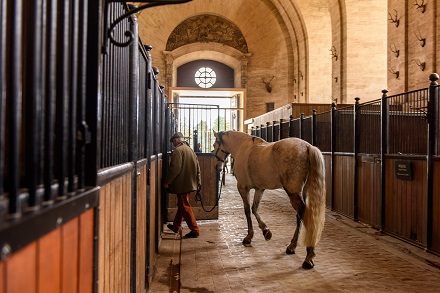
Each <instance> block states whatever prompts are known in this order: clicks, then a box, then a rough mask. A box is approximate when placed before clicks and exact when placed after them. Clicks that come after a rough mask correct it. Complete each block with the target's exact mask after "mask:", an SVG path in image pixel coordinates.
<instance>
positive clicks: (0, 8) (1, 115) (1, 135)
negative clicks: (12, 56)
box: [0, 0, 7, 195]
mask: <svg viewBox="0 0 440 293" xmlns="http://www.w3.org/2000/svg"><path fill="white" fill-rule="evenodd" d="M6 20H7V14H6V1H3V0H2V1H0V149H2V150H4V149H5V124H6V123H5V117H6V108H5V107H6V72H5V71H6V48H7V47H6V46H7V45H6V44H7V43H6ZM4 160H5V155H4V152H3V151H2V152H0V166H2V167H1V168H0V195H1V194H3V192H4V186H3V185H4V178H3V176H4V172H3V166H4Z"/></svg>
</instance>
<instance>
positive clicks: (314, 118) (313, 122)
mask: <svg viewBox="0 0 440 293" xmlns="http://www.w3.org/2000/svg"><path fill="white" fill-rule="evenodd" d="M316 119H317V118H316V109H313V110H312V145H315V146H316V142H317V137H316V136H317V134H318V130H317V129H316V128H317V125H318V122H317V121H316Z"/></svg>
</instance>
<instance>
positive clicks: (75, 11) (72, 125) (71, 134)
mask: <svg viewBox="0 0 440 293" xmlns="http://www.w3.org/2000/svg"><path fill="white" fill-rule="evenodd" d="M70 9H71V11H72V12H71V13H72V14H71V20H70V23H69V31H70V39H69V41H70V47H71V49H72V53H71V55H70V66H71V68H70V82H71V85H70V93H69V102H68V125H67V126H68V127H67V129H68V130H67V142H68V143H67V162H68V165H67V166H66V167H67V177H68V181H67V183H68V185H67V192H68V193H70V194H73V193H74V191H75V171H76V164H75V163H76V125H77V112H76V110H77V102H76V101H77V98H78V91H77V86H78V30H79V0H72V2H71V6H70Z"/></svg>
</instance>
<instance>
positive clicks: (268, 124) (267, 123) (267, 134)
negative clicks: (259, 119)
mask: <svg viewBox="0 0 440 293" xmlns="http://www.w3.org/2000/svg"><path fill="white" fill-rule="evenodd" d="M269 126H270V122H269V121H268V122H266V141H268V142H271V141H272V139H270V136H269Z"/></svg>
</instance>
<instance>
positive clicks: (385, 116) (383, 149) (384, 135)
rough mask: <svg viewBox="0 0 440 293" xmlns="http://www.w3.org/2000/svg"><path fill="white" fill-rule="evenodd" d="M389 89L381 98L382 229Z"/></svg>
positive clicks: (382, 226)
mask: <svg viewBox="0 0 440 293" xmlns="http://www.w3.org/2000/svg"><path fill="white" fill-rule="evenodd" d="M387 93H388V91H387V90H382V100H381V111H380V117H381V141H380V144H381V149H380V229H381V230H383V229H384V227H385V184H386V182H385V176H386V174H385V154H387V152H388V145H389V142H388V139H389V135H388V132H389V110H390V105H389V99H388V98H387Z"/></svg>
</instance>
